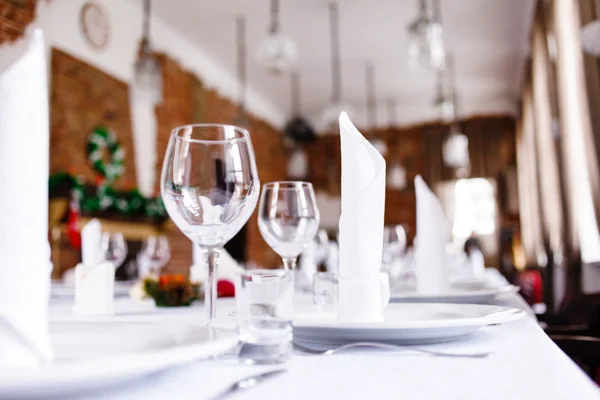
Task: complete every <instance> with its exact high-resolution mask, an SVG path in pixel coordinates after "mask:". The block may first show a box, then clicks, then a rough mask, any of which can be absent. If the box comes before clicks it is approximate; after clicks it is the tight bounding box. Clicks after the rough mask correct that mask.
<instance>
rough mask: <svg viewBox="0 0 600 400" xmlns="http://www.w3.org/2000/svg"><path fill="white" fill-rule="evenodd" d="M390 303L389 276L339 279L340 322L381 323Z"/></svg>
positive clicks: (382, 273)
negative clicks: (384, 311)
mask: <svg viewBox="0 0 600 400" xmlns="http://www.w3.org/2000/svg"><path fill="white" fill-rule="evenodd" d="M389 301H390V282H389V278H388V274H386V273H385V272H380V273H378V274H377V275H375V276H374V277H370V278H365V277H361V278H345V277H338V320H340V321H353V322H381V321H383V310H384V309H385V307H386V306H387V305H388V303H389Z"/></svg>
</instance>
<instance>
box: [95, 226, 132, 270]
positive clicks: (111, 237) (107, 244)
mask: <svg viewBox="0 0 600 400" xmlns="http://www.w3.org/2000/svg"><path fill="white" fill-rule="evenodd" d="M100 249H101V251H102V253H103V254H104V260H105V261H108V262H110V263H112V264H113V265H114V266H115V269H117V268H119V267H120V266H121V264H123V261H125V258H126V257H127V242H126V241H125V238H124V237H123V234H122V233H110V232H103V233H102V238H101V239H100Z"/></svg>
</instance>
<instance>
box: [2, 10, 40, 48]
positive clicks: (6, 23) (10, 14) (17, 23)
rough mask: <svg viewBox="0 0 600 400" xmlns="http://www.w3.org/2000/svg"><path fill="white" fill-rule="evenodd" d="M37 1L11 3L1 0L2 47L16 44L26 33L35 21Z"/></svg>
mask: <svg viewBox="0 0 600 400" xmlns="http://www.w3.org/2000/svg"><path fill="white" fill-rule="evenodd" d="M36 4H37V0H21V1H20V2H14V3H13V2H10V1H8V0H0V45H1V44H3V43H5V42H14V41H15V40H17V39H18V38H20V37H21V36H22V35H23V33H24V32H25V28H27V26H28V25H29V24H30V23H31V22H32V21H33V20H34V19H35V8H36Z"/></svg>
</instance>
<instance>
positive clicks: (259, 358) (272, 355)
mask: <svg viewBox="0 0 600 400" xmlns="http://www.w3.org/2000/svg"><path fill="white" fill-rule="evenodd" d="M293 274H294V271H290V270H286V269H278V270H266V269H263V270H260V269H259V270H248V271H243V272H240V273H239V275H238V277H237V280H236V288H235V299H236V306H237V307H236V310H237V311H236V316H237V319H238V333H239V339H240V342H241V344H242V346H241V349H240V354H239V358H240V360H242V361H245V362H251V363H258V364H269V363H279V362H283V361H286V360H288V359H289V358H290V356H291V354H292V318H293V315H294V275H293Z"/></svg>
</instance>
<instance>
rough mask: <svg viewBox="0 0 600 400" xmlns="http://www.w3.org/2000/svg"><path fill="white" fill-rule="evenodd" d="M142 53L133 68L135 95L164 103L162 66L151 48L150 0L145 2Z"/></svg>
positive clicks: (157, 102)
mask: <svg viewBox="0 0 600 400" xmlns="http://www.w3.org/2000/svg"><path fill="white" fill-rule="evenodd" d="M143 32H144V33H143V36H142V51H141V53H140V56H139V57H138V59H137V61H136V62H135V65H134V67H133V82H132V85H133V88H132V91H133V95H134V96H136V97H137V96H139V97H143V98H145V99H151V100H152V101H153V102H154V104H159V103H161V102H162V71H161V66H160V63H159V61H158V59H157V58H156V56H155V55H154V54H153V53H152V47H151V46H150V0H145V1H144V30H143Z"/></svg>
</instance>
